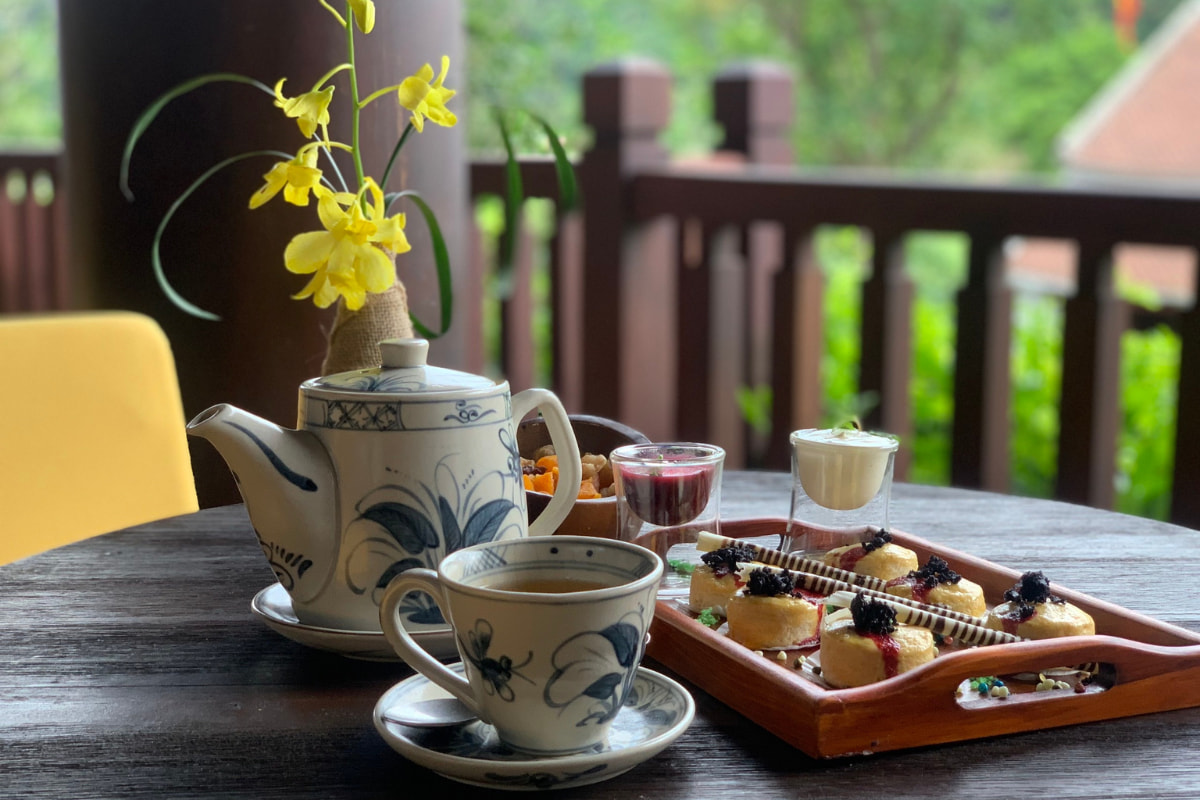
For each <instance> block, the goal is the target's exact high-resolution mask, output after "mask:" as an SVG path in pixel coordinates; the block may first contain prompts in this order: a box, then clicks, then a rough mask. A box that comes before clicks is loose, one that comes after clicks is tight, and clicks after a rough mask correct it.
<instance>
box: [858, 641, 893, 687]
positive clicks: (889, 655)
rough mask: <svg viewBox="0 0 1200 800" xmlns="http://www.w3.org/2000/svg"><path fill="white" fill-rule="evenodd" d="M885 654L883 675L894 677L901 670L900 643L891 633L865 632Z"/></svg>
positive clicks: (880, 653)
mask: <svg viewBox="0 0 1200 800" xmlns="http://www.w3.org/2000/svg"><path fill="white" fill-rule="evenodd" d="M863 636H865V637H867V638H868V639H870V640H871V641H872V642H874V643H875V646H876V647H877V648H879V655H881V656H883V677H885V678H894V677H896V674H897V673H898V672H899V671H900V643H899V642H897V641H896V639H895V637H894V636H892V635H891V634H890V633H864V634H863Z"/></svg>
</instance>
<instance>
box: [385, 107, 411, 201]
mask: <svg viewBox="0 0 1200 800" xmlns="http://www.w3.org/2000/svg"><path fill="white" fill-rule="evenodd" d="M412 129H413V125H412V122H409V123H408V125H406V126H405V128H404V133H402V134H400V140H399V141H397V142H396V146H395V147H394V148H392V155H391V158H389V159H388V163H387V168H386V169H384V171H383V180H381V181H380V182H379V188H381V189H383V190H385V191H386V190H387V182H388V176H389V175H391V174H392V165H394V164H395V163H396V156H398V155H400V148H401V147H404V140H405V139H407V138H408V135H409V134H410V133H412Z"/></svg>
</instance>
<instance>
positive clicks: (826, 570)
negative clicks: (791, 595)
mask: <svg viewBox="0 0 1200 800" xmlns="http://www.w3.org/2000/svg"><path fill="white" fill-rule="evenodd" d="M722 547H746V548H749V549H750V551H751V552H753V553H754V558H755V559H756V560H758V561H761V562H762V563H764V564H770V565H771V566H773V567H782V568H784V569H788V570H792V571H793V572H805V573H808V574H810V575H819V576H821V577H823V578H832V579H833V580H838V581H844V582H846V583H849V584H851V585H853V586H862V587H865V588H867V589H876V590H878V591H883V587H884V586H885V585H886V582H885V581H881V580H880V579H879V578H873V577H871V576H870V575H859V574H858V573H857V572H850V571H848V570H844V569H838V568H837V567H831V566H829V565H828V564H825V563H822V562H820V561H816V560H814V559H811V558H805V557H804V556H800V555H796V554H795V553H783V552H780V551H779V550H771V549H770V548H767V547H759V546H758V545H756V544H754V543H753V542H746V541H743V540H741V539H730V538H728V537H726V536H717V535H716V534H715V533H708V532H701V534H700V538H699V539H697V541H696V549H698V550H699V551H700V552H702V553H707V552H709V551H711V550H720V549H721V548H722Z"/></svg>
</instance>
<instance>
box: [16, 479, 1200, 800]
mask: <svg viewBox="0 0 1200 800" xmlns="http://www.w3.org/2000/svg"><path fill="white" fill-rule="evenodd" d="M789 485H790V481H789V478H788V476H786V475H784V474H779V473H744V472H742V473H738V472H732V473H728V474H727V475H726V476H725V487H724V497H723V512H724V514H725V516H727V517H730V518H744V517H759V516H784V515H786V514H787V507H788V492H789ZM891 522H892V525H893V526H894V527H896V528H899V529H902V530H906V531H909V532H911V533H913V534H915V535H918V536H922V537H924V538H927V539H930V540H931V541H935V542H937V543H939V544H942V545H944V546H946V547H951V548H955V549H958V550H962V551H965V552H968V553H971V554H974V555H976V556H979V557H981V558H984V559H987V560H989V561H993V562H995V563H998V564H1002V565H1004V566H1008V567H1011V568H1013V569H1017V570H1025V569H1041V570H1044V571H1045V572H1046V574H1047V575H1048V576H1050V577H1051V579H1052V580H1054V581H1056V582H1057V583H1060V584H1062V585H1064V586H1067V587H1070V588H1071V589H1075V590H1078V591H1081V592H1085V593H1087V594H1090V595H1092V596H1094V597H1096V598H1099V599H1101V600H1107V601H1110V602H1113V603H1117V604H1119V605H1121V606H1124V607H1126V608H1129V609H1132V610H1134V611H1138V612H1141V613H1144V614H1148V615H1150V616H1152V617H1156V618H1158V619H1161V620H1164V621H1167V622H1170V623H1173V624H1175V625H1180V626H1182V627H1185V628H1188V629H1191V630H1193V631H1200V597H1197V594H1196V588H1197V577H1196V576H1197V572H1198V570H1200V550H1198V549H1197V544H1198V543H1200V533H1198V532H1196V531H1193V530H1189V529H1185V528H1179V527H1175V526H1171V525H1166V524H1162V523H1157V522H1152V521H1148V520H1142V519H1138V518H1133V517H1127V516H1122V515H1119V514H1112V513H1108V512H1103V511H1098V510H1095V509H1091V508H1086V507H1082V506H1071V505H1066V504H1062V503H1053V502H1048V501H1036V500H1027V499H1021V498H1016V497H1007V496H1000V495H992V494H986V493H981V492H968V491H962V490H952V489H940V488H931V487H920V486H910V485H898V486H897V487H896V488H895V491H894V500H893V504H892V520H891ZM273 580H274V579H273V576H272V575H271V572H270V570H269V569H268V567H267V564H266V561H265V559H264V558H263V557H262V555H261V554H260V552H259V550H258V547H257V544H256V542H255V539H254V535H253V533H252V531H251V529H250V526H249V522H248V520H247V518H246V516H245V511H244V509H243V508H242V507H240V506H230V507H225V508H217V509H210V510H207V511H201V512H200V513H198V514H194V515H190V516H187V517H182V518H177V519H172V520H165V521H162V522H157V523H152V524H149V525H144V526H141V527H138V528H133V529H130V530H127V531H121V532H117V533H113V534H108V535H106V536H102V537H99V538H96V539H93V540H90V541H86V542H80V543H78V544H75V545H70V546H68V547H64V548H61V549H59V550H55V551H52V552H49V553H45V554H42V555H39V556H35V557H33V558H29V559H26V560H24V561H20V562H17V563H15V564H10V565H8V566H4V567H0V797H3V798H56V799H57V798H109V797H146V798H150V797H154V798H162V797H172V798H174V797H181V798H200V797H247V798H304V797H314V798H317V797H320V798H331V797H403V798H417V797H421V796H423V793H425V792H430V793H433V792H440V793H446V792H453V793H454V794H453V796H455V797H458V796H467V797H470V796H482V795H485V794H486V795H491V794H494V793H492V792H486V791H485V790H481V789H474V788H471V787H466V786H461V785H459V784H455V783H452V782H449V781H447V780H445V779H443V778H440V777H438V776H436V775H434V774H433V773H430V772H428V771H426V770H424V769H422V768H420V767H417V766H415V765H413V764H411V763H409V762H408V761H407V760H405V759H404V758H403V757H402V756H400V755H398V754H396V753H395V752H393V751H392V750H391V749H390V748H389V747H388V746H387V744H386V743H385V742H384V741H383V740H382V739H381V738H380V737H379V736H378V735H377V734H376V733H375V731H374V729H373V727H372V725H371V710H372V708H373V706H374V704H375V701H376V700H377V699H378V698H379V696H380V695H381V694H382V693H383V692H384V691H385V690H386V689H387V688H388V687H389V686H391V685H392V684H394V683H395V682H396V681H398V680H400V679H402V678H404V677H406V676H407V675H409V674H410V672H409V670H408V669H407V668H406V667H404V666H403V665H399V664H373V663H366V662H358V661H352V660H349V659H345V658H342V657H340V656H337V655H332V654H326V653H321V652H317V651H314V650H310V649H307V648H304V647H302V646H300V645H298V644H296V643H294V642H291V641H289V640H286V639H284V638H282V637H280V636H279V635H277V634H275V633H273V632H271V631H270V630H268V629H267V628H265V627H264V626H263V625H262V623H261V622H259V621H258V620H257V619H255V618H254V617H253V616H252V615H251V613H250V610H249V603H250V599H251V598H252V597H253V595H254V594H255V592H257V591H258V590H259V589H262V588H263V587H264V586H267V585H269V584H270V583H272V582H273ZM648 665H649V666H651V667H652V668H661V667H660V665H657V664H654V663H649V664H648ZM663 671H664V672H667V673H668V674H670V671H669V670H665V669H664V670H663ZM689 688H691V689H692V691H693V694H694V695H695V697H696V702H697V715H696V721H695V723H694V724H693V725H692V727H691V728H690V729H689V730H688V731H687V732H686V733H685V734H684V735H683V736H682V737H681V738H680V739H679V741H678V742H677V743H676V744H675V745H674V746H672V747H670V748H668V749H667V750H665V751H664V752H662V753H661V754H659V755H658V756H656V757H655V758H654V759H652V760H651V761H650V762H648V763H646V764H643V765H641V766H639V767H637V768H636V769H634V770H633V771H631V772H630V773H628V774H626V775H624V776H621V777H618V778H615V779H613V780H611V781H609V782H606V783H601V784H597V785H594V786H589V787H582V788H579V789H572V790H566V791H564V792H562V793H561V796H564V797H587V798H593V797H594V798H608V797H613V798H630V800H632V799H633V798H673V797H679V798H685V797H686V798H709V797H713V798H717V797H722V798H724V797H728V796H748V795H753V796H755V797H757V798H776V797H779V798H785V797H796V798H843V797H844V798H868V797H882V796H884V795H887V796H888V797H895V798H921V799H922V800H927V799H928V798H931V797H949V796H955V797H966V798H988V799H991V798H995V799H996V800H1000V798H1006V799H1007V798H1014V797H1022V796H1030V795H1036V796H1037V797H1038V798H1039V800H1041V799H1042V798H1092V797H1095V798H1117V797H1120V798H1194V797H1197V796H1200V763H1197V760H1196V759H1195V757H1194V755H1193V754H1194V753H1195V752H1197V750H1198V749H1200V709H1191V710H1184V711H1171V712H1164V713H1158V714H1148V715H1143V716H1136V717H1130V718H1126V719H1120V720H1113V721H1106V722H1098V723H1089V724H1085V725H1075V726H1070V727H1064V728H1056V729H1053V730H1047V731H1037V732H1032V733H1025V734H1017V735H1010V736H1003V737H996V738H991V739H984V740H979V741H972V742H966V743H960V744H952V745H939V746H935V747H927V748H921V749H916V750H903V751H898V752H892V753H884V754H879V755H874V756H869V757H850V758H843V759H835V760H827V761H821V760H815V759H812V758H809V757H808V756H806V755H804V754H803V753H802V752H800V751H799V750H796V749H794V748H793V747H791V746H790V745H787V744H786V743H784V742H783V741H781V740H780V739H778V738H776V737H775V736H774V735H772V734H770V733H768V732H767V731H765V730H763V729H762V728H759V727H758V726H756V725H754V724H753V723H751V722H750V721H748V720H747V719H746V718H745V717H743V716H742V715H741V714H739V713H738V712H737V711H736V710H735V709H733V708H731V707H729V706H726V705H724V704H722V703H719V702H717V701H716V700H715V699H713V698H712V697H710V696H708V695H707V694H705V693H704V692H703V691H700V690H699V689H696V688H695V687H694V686H690V685H689ZM754 690H755V687H753V686H749V687H747V691H748V692H753V691H754Z"/></svg>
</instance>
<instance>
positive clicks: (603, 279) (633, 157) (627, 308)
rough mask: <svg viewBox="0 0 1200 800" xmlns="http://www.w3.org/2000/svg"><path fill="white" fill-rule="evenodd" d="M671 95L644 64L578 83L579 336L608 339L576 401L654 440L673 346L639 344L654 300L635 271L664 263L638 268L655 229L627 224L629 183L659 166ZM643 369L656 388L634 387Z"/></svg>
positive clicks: (665, 78) (663, 75)
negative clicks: (582, 135) (586, 131)
mask: <svg viewBox="0 0 1200 800" xmlns="http://www.w3.org/2000/svg"><path fill="white" fill-rule="evenodd" d="M670 95H671V78H670V75H669V74H668V73H667V71H666V70H664V69H663V68H662V67H660V66H658V65H657V64H653V63H650V62H647V61H644V60H629V61H621V62H617V63H615V64H610V65H606V66H602V67H598V68H596V69H593V70H591V71H589V72H588V73H587V74H586V75H585V76H584V81H583V104H584V121H585V122H586V123H587V124H588V125H589V126H591V128H592V133H593V137H594V139H593V145H592V147H591V149H590V150H588V152H587V153H586V154H585V155H584V158H583V161H582V163H581V164H580V167H579V177H580V184H581V185H582V186H583V187H585V192H586V195H585V197H584V208H585V209H586V213H585V219H584V228H585V234H584V275H583V283H584V298H585V301H584V328H585V330H587V331H592V332H596V331H611V333H612V348H611V350H610V352H609V354H607V355H606V357H605V358H595V359H590V360H589V361H588V363H587V366H586V368H585V370H584V376H583V383H584V402H585V403H586V404H587V410H589V411H591V412H593V413H596V414H601V415H604V416H609V417H617V418H620V419H622V420H623V421H625V422H627V423H628V424H630V425H633V426H635V427H638V428H640V429H641V430H643V431H645V432H646V433H647V434H648V435H652V436H657V435H658V434H659V433H660V432H661V428H660V427H659V426H661V425H662V418H663V417H662V415H663V414H665V413H666V412H665V411H664V410H663V408H662V407H661V406H662V405H663V404H664V403H667V404H669V402H670V400H669V398H670V395H669V394H666V393H665V391H664V389H669V388H673V387H663V386H662V383H661V377H662V376H663V375H665V374H667V373H668V370H669V368H668V367H667V366H666V364H667V362H668V361H669V357H668V356H667V354H666V353H665V352H664V350H667V349H669V348H673V347H674V346H675V344H674V342H670V341H665V340H661V339H659V340H655V339H652V338H648V337H649V336H650V335H652V334H651V333H650V332H649V331H648V329H647V327H646V326H647V325H649V326H650V329H651V330H653V329H654V320H653V316H654V314H655V313H658V314H660V315H661V313H662V309H661V304H662V296H661V295H660V296H659V297H658V298H657V299H656V298H655V297H653V296H651V294H650V292H648V291H643V290H642V283H643V282H644V279H645V277H646V276H645V274H644V273H646V272H647V271H650V270H665V269H668V267H669V265H667V264H664V263H661V262H658V261H656V260H654V259H649V260H639V256H641V255H643V253H641V252H639V251H640V249H641V246H642V245H643V244H644V243H645V241H644V240H645V238H646V236H647V235H648V234H649V233H650V231H649V230H648V229H650V228H655V227H656V226H655V225H654V224H653V223H642V224H638V223H636V222H635V221H634V220H633V219H631V218H630V209H631V208H632V204H631V203H630V197H629V194H630V193H629V178H630V176H631V175H632V174H633V172H634V171H635V170H637V169H639V168H643V167H647V166H654V165H658V164H663V163H666V160H667V153H666V150H665V149H664V148H663V147H662V145H661V144H659V142H658V136H659V134H660V133H661V132H662V131H663V130H664V129H665V128H666V126H667V123H668V121H669V118H670V99H671V97H670ZM668 245H669V242H668ZM635 270H636V272H635ZM667 296H668V297H669V296H670V295H667ZM656 302H657V305H658V306H659V307H658V308H656V307H655V306H656ZM635 362H636V363H635ZM646 371H649V373H651V374H653V373H655V372H657V374H658V376H659V379H660V382H659V384H658V385H650V386H645V385H641V386H638V385H636V384H637V382H638V380H639V376H640V375H641V374H646ZM655 428H659V430H655Z"/></svg>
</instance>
